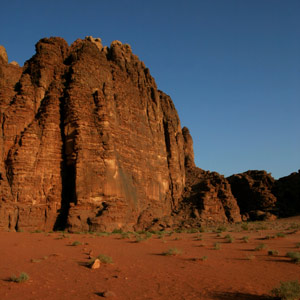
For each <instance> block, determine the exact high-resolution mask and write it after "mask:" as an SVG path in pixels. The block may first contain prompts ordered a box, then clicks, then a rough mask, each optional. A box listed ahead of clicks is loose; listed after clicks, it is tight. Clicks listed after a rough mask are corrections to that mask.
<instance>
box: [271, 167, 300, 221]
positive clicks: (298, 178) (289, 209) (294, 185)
mask: <svg viewBox="0 0 300 300" xmlns="http://www.w3.org/2000/svg"><path fill="white" fill-rule="evenodd" d="M272 192H273V193H274V195H275V196H276V197H277V199H278V202H277V207H278V214H279V216H280V217H288V216H295V215H299V214H300V170H298V172H294V173H292V174H290V175H289V176H285V177H282V178H280V179H278V180H276V182H275V184H274V187H273V190H272Z"/></svg>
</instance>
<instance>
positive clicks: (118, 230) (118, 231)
mask: <svg viewBox="0 0 300 300" xmlns="http://www.w3.org/2000/svg"><path fill="white" fill-rule="evenodd" d="M122 232H123V230H122V229H120V228H115V229H114V230H113V231H112V232H111V233H112V234H117V233H122Z"/></svg>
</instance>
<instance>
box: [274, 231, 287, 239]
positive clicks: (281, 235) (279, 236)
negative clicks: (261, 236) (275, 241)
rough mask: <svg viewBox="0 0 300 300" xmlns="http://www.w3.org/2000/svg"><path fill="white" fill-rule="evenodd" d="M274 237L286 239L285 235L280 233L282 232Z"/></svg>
mask: <svg viewBox="0 0 300 300" xmlns="http://www.w3.org/2000/svg"><path fill="white" fill-rule="evenodd" d="M276 237H278V238H283V237H286V235H285V234H284V233H282V232H278V233H277V234H276Z"/></svg>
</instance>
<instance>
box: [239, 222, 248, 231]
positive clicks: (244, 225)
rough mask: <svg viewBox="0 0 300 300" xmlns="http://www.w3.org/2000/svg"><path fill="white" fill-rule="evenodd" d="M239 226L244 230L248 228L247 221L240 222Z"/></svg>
mask: <svg viewBox="0 0 300 300" xmlns="http://www.w3.org/2000/svg"><path fill="white" fill-rule="evenodd" d="M241 228H242V229H243V230H245V231H247V230H249V226H248V223H242V225H241Z"/></svg>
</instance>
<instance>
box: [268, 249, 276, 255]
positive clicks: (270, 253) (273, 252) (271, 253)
mask: <svg viewBox="0 0 300 300" xmlns="http://www.w3.org/2000/svg"><path fill="white" fill-rule="evenodd" d="M268 255H270V256H277V255H278V251H277V250H269V251H268Z"/></svg>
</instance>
